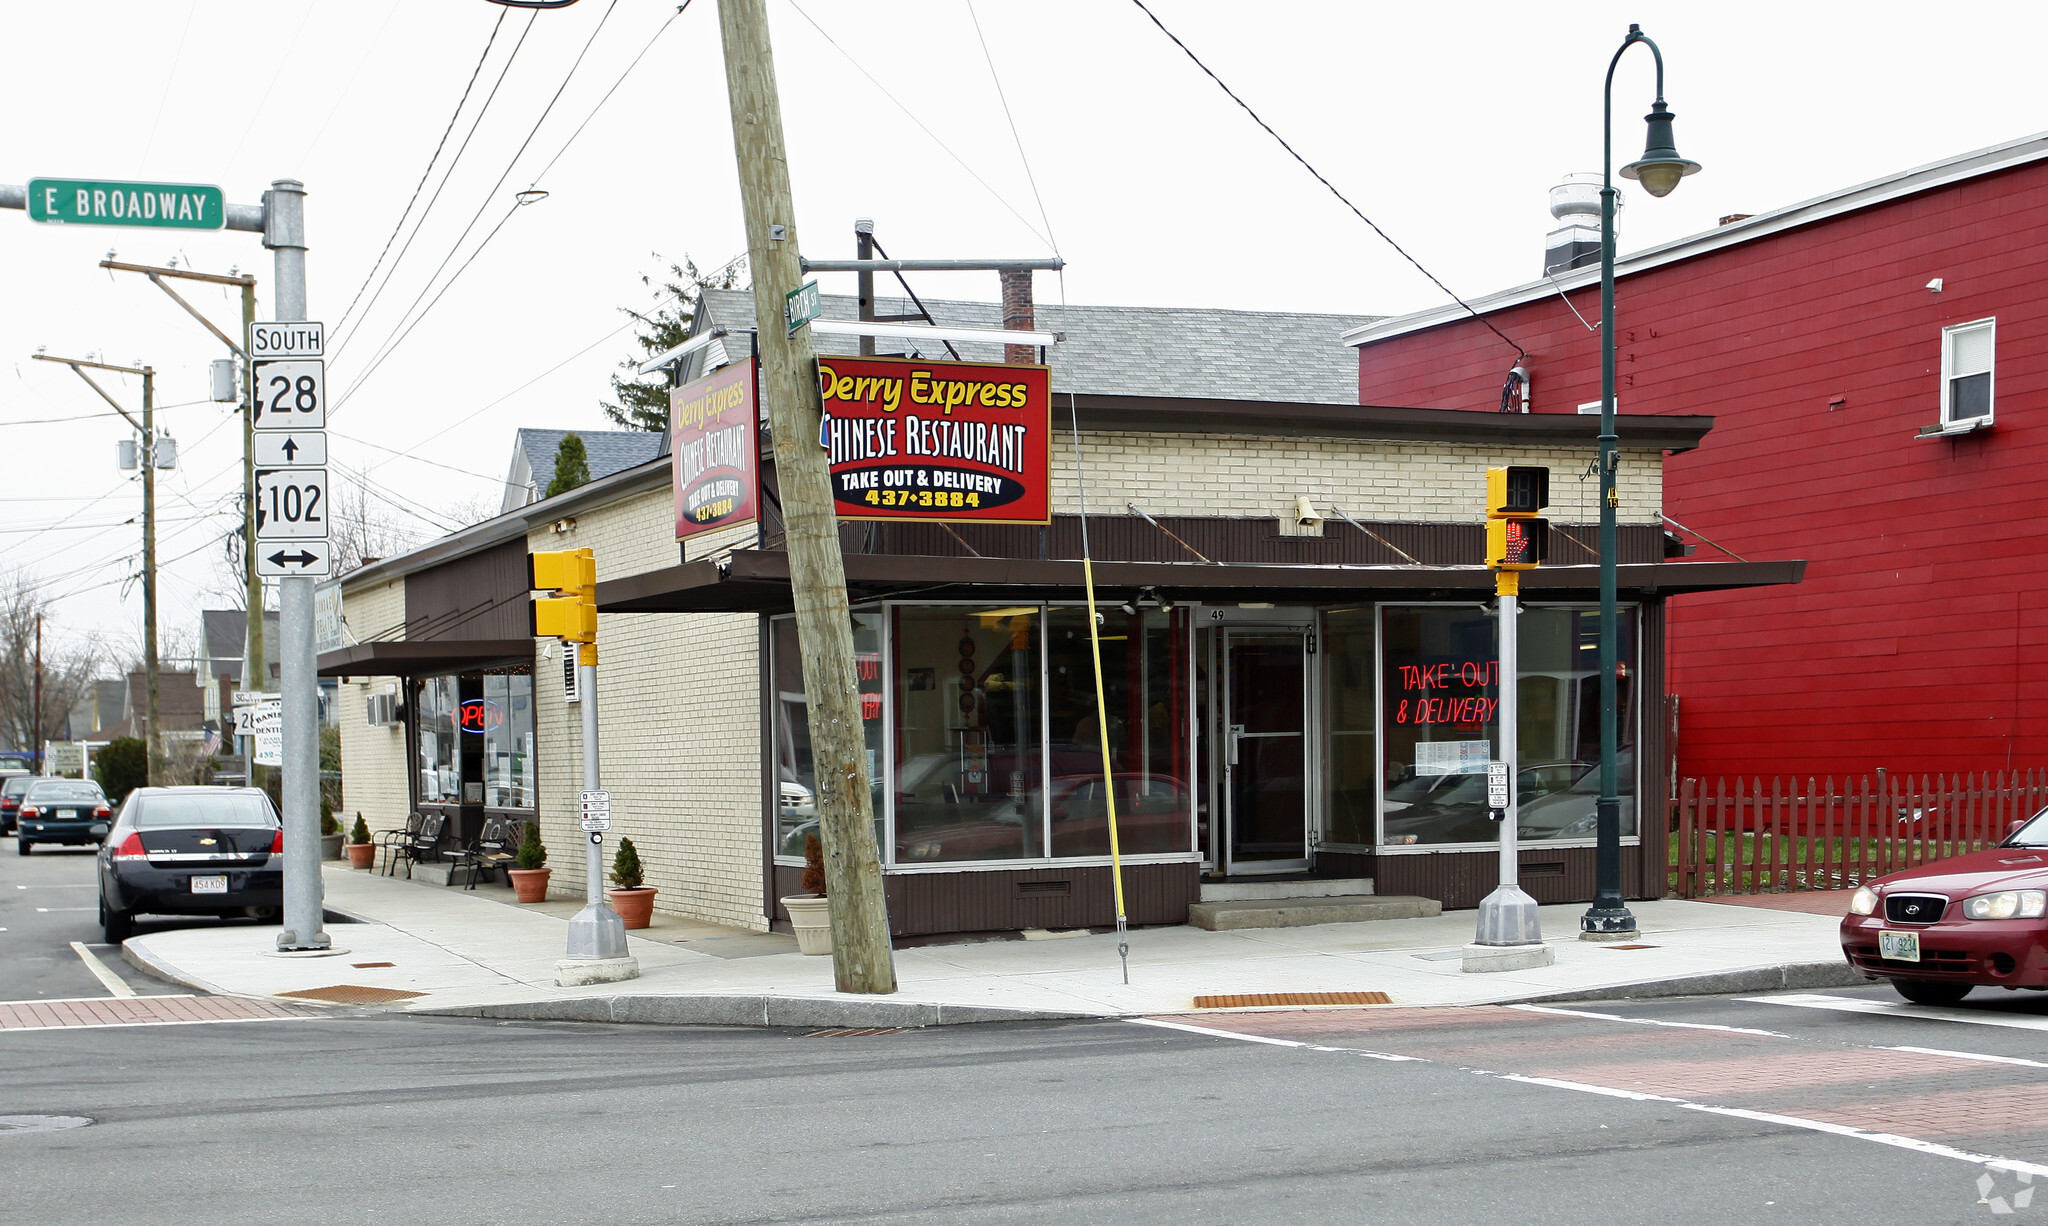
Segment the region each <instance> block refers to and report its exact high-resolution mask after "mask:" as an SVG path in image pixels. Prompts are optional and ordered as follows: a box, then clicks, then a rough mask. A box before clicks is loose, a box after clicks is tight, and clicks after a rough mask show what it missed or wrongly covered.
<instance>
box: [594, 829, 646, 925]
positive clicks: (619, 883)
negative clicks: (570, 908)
mask: <svg viewBox="0 0 2048 1226" xmlns="http://www.w3.org/2000/svg"><path fill="white" fill-rule="evenodd" d="M644 880H645V875H644V874H643V873H642V871H641V868H640V850H639V849H638V848H636V847H634V846H633V840H631V839H628V838H621V839H620V840H619V849H618V850H617V851H616V852H613V853H612V885H613V886H614V887H615V888H613V889H609V890H606V891H605V896H606V897H607V898H610V899H611V900H612V910H614V911H616V912H618V913H619V918H620V919H621V920H624V921H625V923H626V927H628V928H645V927H647V925H648V924H649V923H650V922H651V921H652V920H653V918H654V894H655V890H654V887H653V886H651V885H644V884H642V882H643V881H644Z"/></svg>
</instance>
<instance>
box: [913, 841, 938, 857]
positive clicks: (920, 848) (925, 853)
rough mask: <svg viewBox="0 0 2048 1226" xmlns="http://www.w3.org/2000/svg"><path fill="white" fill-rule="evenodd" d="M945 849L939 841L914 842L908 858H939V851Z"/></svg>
mask: <svg viewBox="0 0 2048 1226" xmlns="http://www.w3.org/2000/svg"><path fill="white" fill-rule="evenodd" d="M943 850H945V849H944V848H943V847H942V846H941V845H940V844H938V843H912V844H911V845H910V855H909V857H908V858H909V859H912V860H932V859H936V858H938V855H939V853H940V852H941V851H943Z"/></svg>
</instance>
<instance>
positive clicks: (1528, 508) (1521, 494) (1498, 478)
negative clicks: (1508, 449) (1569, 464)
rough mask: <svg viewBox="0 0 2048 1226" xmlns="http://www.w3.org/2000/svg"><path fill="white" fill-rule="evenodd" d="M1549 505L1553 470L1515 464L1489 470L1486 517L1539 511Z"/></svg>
mask: <svg viewBox="0 0 2048 1226" xmlns="http://www.w3.org/2000/svg"><path fill="white" fill-rule="evenodd" d="M1549 505H1550V470H1549V469H1547V468H1543V467H1541V466H1538V465H1534V464H1515V465H1510V466H1508V467H1506V468H1489V469H1487V470H1486V517H1487V518H1488V519H1493V518H1496V517H1498V516H1503V515H1540V514H1542V513H1543V508H1544V507H1547V506H1549Z"/></svg>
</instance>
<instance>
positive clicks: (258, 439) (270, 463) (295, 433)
mask: <svg viewBox="0 0 2048 1226" xmlns="http://www.w3.org/2000/svg"><path fill="white" fill-rule="evenodd" d="M255 443H256V467H258V468H321V467H324V466H325V465H326V464H327V432H326V431H324V430H268V431H265V432H264V433H262V434H258V435H256V436H255Z"/></svg>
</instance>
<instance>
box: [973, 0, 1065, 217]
mask: <svg viewBox="0 0 2048 1226" xmlns="http://www.w3.org/2000/svg"><path fill="white" fill-rule="evenodd" d="M966 4H967V17H968V20H970V21H972V22H973V23H974V37H975V38H976V39H978V40H979V41H980V42H981V58H982V59H983V60H984V61H986V62H987V64H988V79H989V80H990V81H993V82H995V87H996V99H997V101H999V102H1001V103H1002V104H1003V119H1004V120H1005V121H1006V122H1008V123H1009V125H1010V140H1011V142H1012V143H1013V144H1015V145H1016V146H1017V160H1018V161H1019V162H1022V163H1023V164H1024V181H1025V182H1026V183H1029V184H1030V185H1031V199H1032V200H1033V201H1034V202H1035V203H1036V204H1037V205H1038V219H1039V220H1040V221H1042V222H1044V223H1045V241H1046V244H1047V245H1048V246H1050V247H1051V248H1052V253H1053V254H1054V255H1058V254H1059V253H1060V244H1059V239H1058V237H1057V236H1055V235H1054V234H1053V229H1052V217H1051V215H1049V214H1048V213H1047V212H1046V211H1045V197H1044V196H1042V195H1040V194H1039V191H1038V176H1037V175H1035V174H1033V173H1032V172H1031V159H1030V158H1029V157H1026V156H1025V154H1024V138H1023V137H1022V136H1021V135H1019V134H1018V132H1017V117H1016V116H1015V115H1013V114H1011V113H1010V96H1009V95H1008V94H1007V93H1004V92H1003V78H1002V76H1001V74H999V73H997V72H996V57H995V56H994V55H993V54H991V53H990V51H989V49H988V35H986V34H984V33H982V29H981V17H980V15H979V14H977V13H976V12H975V11H974V0H966Z"/></svg>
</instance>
